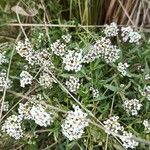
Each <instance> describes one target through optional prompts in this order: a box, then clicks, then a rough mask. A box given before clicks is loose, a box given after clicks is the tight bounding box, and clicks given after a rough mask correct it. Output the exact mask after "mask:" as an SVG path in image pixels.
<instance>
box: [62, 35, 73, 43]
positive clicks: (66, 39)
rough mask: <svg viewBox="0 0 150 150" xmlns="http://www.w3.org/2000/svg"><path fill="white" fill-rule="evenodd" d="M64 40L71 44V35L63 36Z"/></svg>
mask: <svg viewBox="0 0 150 150" xmlns="http://www.w3.org/2000/svg"><path fill="white" fill-rule="evenodd" d="M62 39H63V40H64V41H65V42H66V43H69V42H70V41H71V35H70V34H67V35H63V36H62Z"/></svg>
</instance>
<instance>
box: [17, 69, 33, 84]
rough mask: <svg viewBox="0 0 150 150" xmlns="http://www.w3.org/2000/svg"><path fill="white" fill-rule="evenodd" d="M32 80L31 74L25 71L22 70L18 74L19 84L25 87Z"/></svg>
mask: <svg viewBox="0 0 150 150" xmlns="http://www.w3.org/2000/svg"><path fill="white" fill-rule="evenodd" d="M32 80H33V77H32V75H31V74H30V73H29V72H27V71H24V70H23V71H22V72H21V74H20V86H21V87H25V85H27V84H31V83H32Z"/></svg>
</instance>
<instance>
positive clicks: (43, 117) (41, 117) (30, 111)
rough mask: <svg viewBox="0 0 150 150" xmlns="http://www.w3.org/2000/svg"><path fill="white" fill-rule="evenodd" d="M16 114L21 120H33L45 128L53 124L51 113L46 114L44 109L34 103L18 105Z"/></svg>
mask: <svg viewBox="0 0 150 150" xmlns="http://www.w3.org/2000/svg"><path fill="white" fill-rule="evenodd" d="M18 112H19V114H20V116H21V117H22V118H23V119H31V120H34V121H35V123H36V124H38V125H40V126H44V127H47V126H48V125H50V124H51V123H52V122H53V119H52V116H51V113H47V112H46V109H45V107H44V106H42V105H41V104H40V103H38V102H36V101H32V102H26V103H25V104H22V103H20V104H19V108H18Z"/></svg>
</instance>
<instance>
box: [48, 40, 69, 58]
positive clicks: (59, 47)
mask: <svg viewBox="0 0 150 150" xmlns="http://www.w3.org/2000/svg"><path fill="white" fill-rule="evenodd" d="M65 48H66V45H65V44H64V43H61V42H60V40H57V41H56V42H54V43H53V44H51V49H52V51H53V52H54V54H55V55H58V56H63V55H64V54H65V52H66V50H65Z"/></svg>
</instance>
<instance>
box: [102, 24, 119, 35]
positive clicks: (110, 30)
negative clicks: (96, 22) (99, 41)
mask: <svg viewBox="0 0 150 150" xmlns="http://www.w3.org/2000/svg"><path fill="white" fill-rule="evenodd" d="M118 31H119V29H118V27H117V24H116V23H115V22H112V23H111V24H110V25H107V24H106V25H105V29H104V33H105V35H106V37H112V36H117V35H118Z"/></svg>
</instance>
